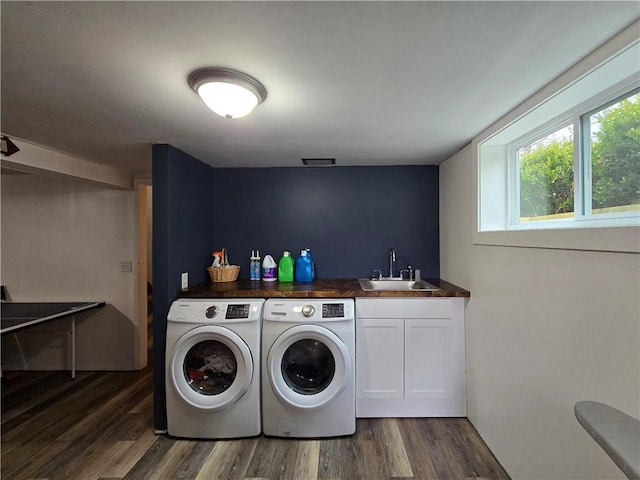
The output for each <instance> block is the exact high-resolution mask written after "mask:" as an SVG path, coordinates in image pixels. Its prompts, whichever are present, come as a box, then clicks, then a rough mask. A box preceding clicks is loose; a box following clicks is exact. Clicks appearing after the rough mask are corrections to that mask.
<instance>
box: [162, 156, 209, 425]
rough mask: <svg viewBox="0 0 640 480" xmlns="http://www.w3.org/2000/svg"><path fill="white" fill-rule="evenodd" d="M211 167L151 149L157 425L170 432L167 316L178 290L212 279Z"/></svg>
mask: <svg viewBox="0 0 640 480" xmlns="http://www.w3.org/2000/svg"><path fill="white" fill-rule="evenodd" d="M213 205H214V202H213V169H212V168H211V167H209V166H208V165H205V164H204V163H202V162H200V161H198V160H196V159H195V158H193V157H191V156H189V155H187V154H186V153H184V152H182V151H180V150H178V149H176V148H173V147H171V146H169V145H154V146H153V382H154V390H153V391H154V407H153V408H154V409H153V413H154V421H153V423H154V427H155V428H156V429H157V430H166V428H167V416H166V400H165V379H164V363H165V343H166V326H167V313H168V311H169V307H170V305H171V302H173V301H174V300H175V299H176V292H177V291H178V290H179V289H180V286H181V285H180V274H181V273H182V272H189V282H190V283H191V284H197V283H203V282H205V281H207V280H208V274H207V271H206V266H207V264H209V263H210V262H211V241H212V238H213V218H214V212H213Z"/></svg>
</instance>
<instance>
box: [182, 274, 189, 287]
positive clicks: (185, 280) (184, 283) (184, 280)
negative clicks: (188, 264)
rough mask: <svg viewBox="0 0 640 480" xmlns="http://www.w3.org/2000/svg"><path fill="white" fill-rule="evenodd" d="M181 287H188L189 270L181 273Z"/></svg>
mask: <svg viewBox="0 0 640 480" xmlns="http://www.w3.org/2000/svg"><path fill="white" fill-rule="evenodd" d="M182 288H183V289H184V288H189V272H183V273H182Z"/></svg>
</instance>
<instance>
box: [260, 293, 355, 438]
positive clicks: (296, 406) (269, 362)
mask: <svg viewBox="0 0 640 480" xmlns="http://www.w3.org/2000/svg"><path fill="white" fill-rule="evenodd" d="M262 431H263V433H264V434H265V435H270V436H276V437H294V438H310V437H311V438H313V437H335V436H342V435H351V434H353V433H355V431H356V413H355V319H354V302H353V299H335V300H334V299H268V300H267V301H266V302H265V305H264V312H263V317H262Z"/></svg>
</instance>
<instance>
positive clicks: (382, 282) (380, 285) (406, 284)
mask: <svg viewBox="0 0 640 480" xmlns="http://www.w3.org/2000/svg"><path fill="white" fill-rule="evenodd" d="M358 281H359V282H360V287H362V289H363V290H387V291H394V292H411V291H420V292H433V291H436V290H440V289H439V288H438V287H436V286H434V285H431V284H430V283H428V282H425V281H424V280H418V281H414V280H401V279H399V278H398V279H395V278H394V279H391V278H382V279H376V280H371V279H369V278H359V279H358Z"/></svg>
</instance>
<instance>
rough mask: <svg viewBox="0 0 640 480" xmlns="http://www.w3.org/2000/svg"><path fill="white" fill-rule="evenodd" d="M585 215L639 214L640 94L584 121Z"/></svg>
mask: <svg viewBox="0 0 640 480" xmlns="http://www.w3.org/2000/svg"><path fill="white" fill-rule="evenodd" d="M581 125H582V132H583V137H584V142H585V147H584V161H585V162H587V163H586V166H587V168H586V169H585V172H586V173H587V174H586V175H585V178H584V185H585V187H584V192H585V193H584V207H583V208H584V214H585V215H598V216H600V215H607V214H616V213H617V214H622V215H624V214H627V213H628V214H631V213H633V212H638V211H640V91H638V90H636V91H635V92H633V93H631V94H630V95H628V96H626V97H624V98H622V99H617V100H615V101H614V102H613V103H611V104H609V105H605V106H602V107H599V108H598V109H597V111H595V112H589V113H587V114H586V115H583V116H582V118H581Z"/></svg>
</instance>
